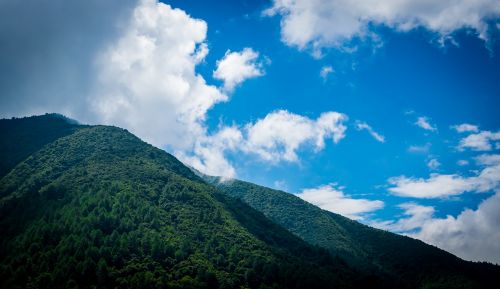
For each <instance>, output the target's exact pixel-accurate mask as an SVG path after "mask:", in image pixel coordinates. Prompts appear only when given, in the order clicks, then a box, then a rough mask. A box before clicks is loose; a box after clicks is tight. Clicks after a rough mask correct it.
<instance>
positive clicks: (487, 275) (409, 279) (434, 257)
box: [205, 177, 500, 288]
mask: <svg viewBox="0 0 500 289" xmlns="http://www.w3.org/2000/svg"><path fill="white" fill-rule="evenodd" d="M205 179H206V180H207V181H208V182H210V183H212V184H214V185H216V186H217V187H218V188H220V189H221V190H223V191H224V192H225V193H227V194H228V195H231V196H233V197H236V198H239V199H241V200H242V201H244V202H246V203H247V204H249V205H250V206H251V207H253V208H255V209H257V210H259V211H260V212H262V213H263V214H264V215H265V216H266V217H268V218H269V219H271V220H272V221H274V222H276V223H277V224H280V225H281V226H283V227H284V228H286V229H288V230H289V231H291V232H293V233H294V234H296V235H297V236H299V237H301V238H303V239H304V240H305V241H307V242H309V243H310V244H314V245H318V246H321V247H323V248H327V249H328V250H329V251H330V252H331V253H332V254H336V255H339V256H342V257H343V258H345V259H346V260H348V263H349V264H351V265H352V266H355V267H357V268H360V269H362V270H363V271H367V272H372V273H374V274H379V275H383V276H388V278H391V279H393V280H395V282H397V283H398V284H400V286H401V287H408V288H420V287H422V288H429V287H432V288H467V287H477V288H486V287H488V286H491V288H496V286H498V285H500V280H499V279H498V277H497V276H499V275H498V274H499V273H500V269H499V267H498V266H493V265H491V264H485V263H473V262H467V261H463V260H461V259H459V258H457V257H455V256H453V255H452V254H450V253H448V252H445V251H443V250H440V249H438V248H436V247H433V246H430V245H427V244H425V243H423V242H421V241H419V240H415V239H412V238H408V237H404V236H400V235H396V234H393V233H389V232H386V231H383V230H378V229H374V228H371V227H368V226H366V225H363V224H360V223H358V222H356V221H353V220H350V219H348V218H345V217H343V216H340V215H338V214H334V213H331V212H328V211H325V210H321V209H320V208H318V207H316V206H314V205H311V204H309V203H307V202H305V201H303V200H302V199H300V198H298V197H296V196H294V195H292V194H289V193H285V192H282V191H278V190H273V189H269V188H266V187H262V186H258V185H255V184H252V183H247V182H243V181H238V180H232V181H228V182H220V181H219V179H218V178H214V177H206V178H205Z"/></svg>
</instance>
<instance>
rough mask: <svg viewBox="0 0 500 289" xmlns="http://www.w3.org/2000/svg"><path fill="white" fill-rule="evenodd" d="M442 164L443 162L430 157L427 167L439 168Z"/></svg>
mask: <svg viewBox="0 0 500 289" xmlns="http://www.w3.org/2000/svg"><path fill="white" fill-rule="evenodd" d="M440 166H441V163H440V162H439V161H438V160H437V159H430V160H429V161H428V162H427V167H428V168H429V169H431V170H437V169H438V168H439V167H440Z"/></svg>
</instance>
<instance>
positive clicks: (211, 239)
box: [0, 114, 500, 288]
mask: <svg viewBox="0 0 500 289" xmlns="http://www.w3.org/2000/svg"><path fill="white" fill-rule="evenodd" d="M0 128H1V130H0V137H1V146H0V149H1V150H2V151H1V153H0V163H1V164H2V168H3V170H4V173H3V174H2V175H0V232H1V235H2V238H1V239H0V288H496V287H495V285H497V284H495V282H496V281H497V280H498V279H497V278H498V277H497V276H500V274H499V273H500V270H499V268H498V267H497V266H493V265H489V264H475V263H471V262H465V261H462V260H460V259H458V258H456V257H454V256H453V255H451V254H448V253H446V252H444V251H442V250H439V249H437V248H434V247H431V246H428V245H425V244H424V243H422V242H419V241H415V240H411V239H409V238H406V237H401V236H397V235H394V234H391V233H388V232H383V231H379V230H374V229H372V228H369V227H366V226H363V225H361V224H359V223H357V222H354V221H351V220H348V219H346V218H343V217H341V216H338V215H335V214H331V213H328V212H325V211H322V210H320V209H318V208H316V207H314V206H312V205H310V204H308V203H305V202H303V201H301V200H300V199H298V198H296V197H295V196H293V195H290V194H287V193H284V192H279V191H274V190H270V189H267V188H264V187H259V186H256V185H253V184H249V183H245V182H240V181H234V182H231V183H220V182H218V181H217V178H207V179H203V178H201V177H199V176H198V175H196V174H195V173H193V172H192V170H190V169H189V168H187V167H186V166H184V165H183V164H182V163H181V162H179V161H178V160H177V159H175V158H174V157H173V156H171V155H169V154H168V153H166V152H164V151H162V150H160V149H157V148H155V147H153V146H151V145H149V144H147V143H144V142H143V141H141V140H140V139H138V138H137V137H135V136H134V135H132V134H130V133H129V132H127V131H126V130H123V129H120V128H116V127H109V126H82V125H78V124H76V123H75V122H73V121H70V120H68V119H66V118H64V117H62V116H60V115H54V114H50V115H45V116H39V117H31V118H24V119H11V120H1V121H0ZM208 180H209V181H208ZM240 199H241V200H240ZM304 240H305V241H304ZM306 241H307V242H306ZM404 261H406V263H405V262H404Z"/></svg>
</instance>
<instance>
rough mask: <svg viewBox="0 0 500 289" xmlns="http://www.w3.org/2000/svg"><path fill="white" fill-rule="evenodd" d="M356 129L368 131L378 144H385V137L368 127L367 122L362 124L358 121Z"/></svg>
mask: <svg viewBox="0 0 500 289" xmlns="http://www.w3.org/2000/svg"><path fill="white" fill-rule="evenodd" d="M356 129H357V130H366V131H367V132H368V133H369V134H370V135H371V136H372V137H373V138H374V139H375V140H376V141H378V142H381V143H383V142H385V137H384V136H383V135H381V134H379V133H378V132H376V131H375V130H373V128H372V127H371V126H370V125H368V124H367V123H366V122H361V121H357V122H356Z"/></svg>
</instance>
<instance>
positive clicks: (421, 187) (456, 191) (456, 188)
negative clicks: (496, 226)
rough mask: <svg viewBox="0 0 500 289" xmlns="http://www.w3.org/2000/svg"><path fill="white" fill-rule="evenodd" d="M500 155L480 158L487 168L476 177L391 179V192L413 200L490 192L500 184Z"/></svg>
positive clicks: (403, 177) (446, 176)
mask: <svg viewBox="0 0 500 289" xmlns="http://www.w3.org/2000/svg"><path fill="white" fill-rule="evenodd" d="M498 158H499V156H498V155H489V156H483V157H479V158H478V162H479V163H480V164H481V165H484V166H485V167H484V168H483V169H482V170H481V171H480V172H478V173H477V174H476V175H475V176H470V177H463V176H460V175H458V174H448V175H445V174H443V175H442V174H431V175H430V177H429V178H428V179H423V178H411V177H410V178H409V177H406V176H400V177H394V178H390V179H389V184H390V185H392V187H390V188H389V192H391V193H392V194H394V195H398V196H403V197H413V198H446V197H450V196H455V195H460V194H463V193H464V192H488V191H491V190H495V189H497V188H498V186H499V184H500V163H498V162H497V161H498Z"/></svg>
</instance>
